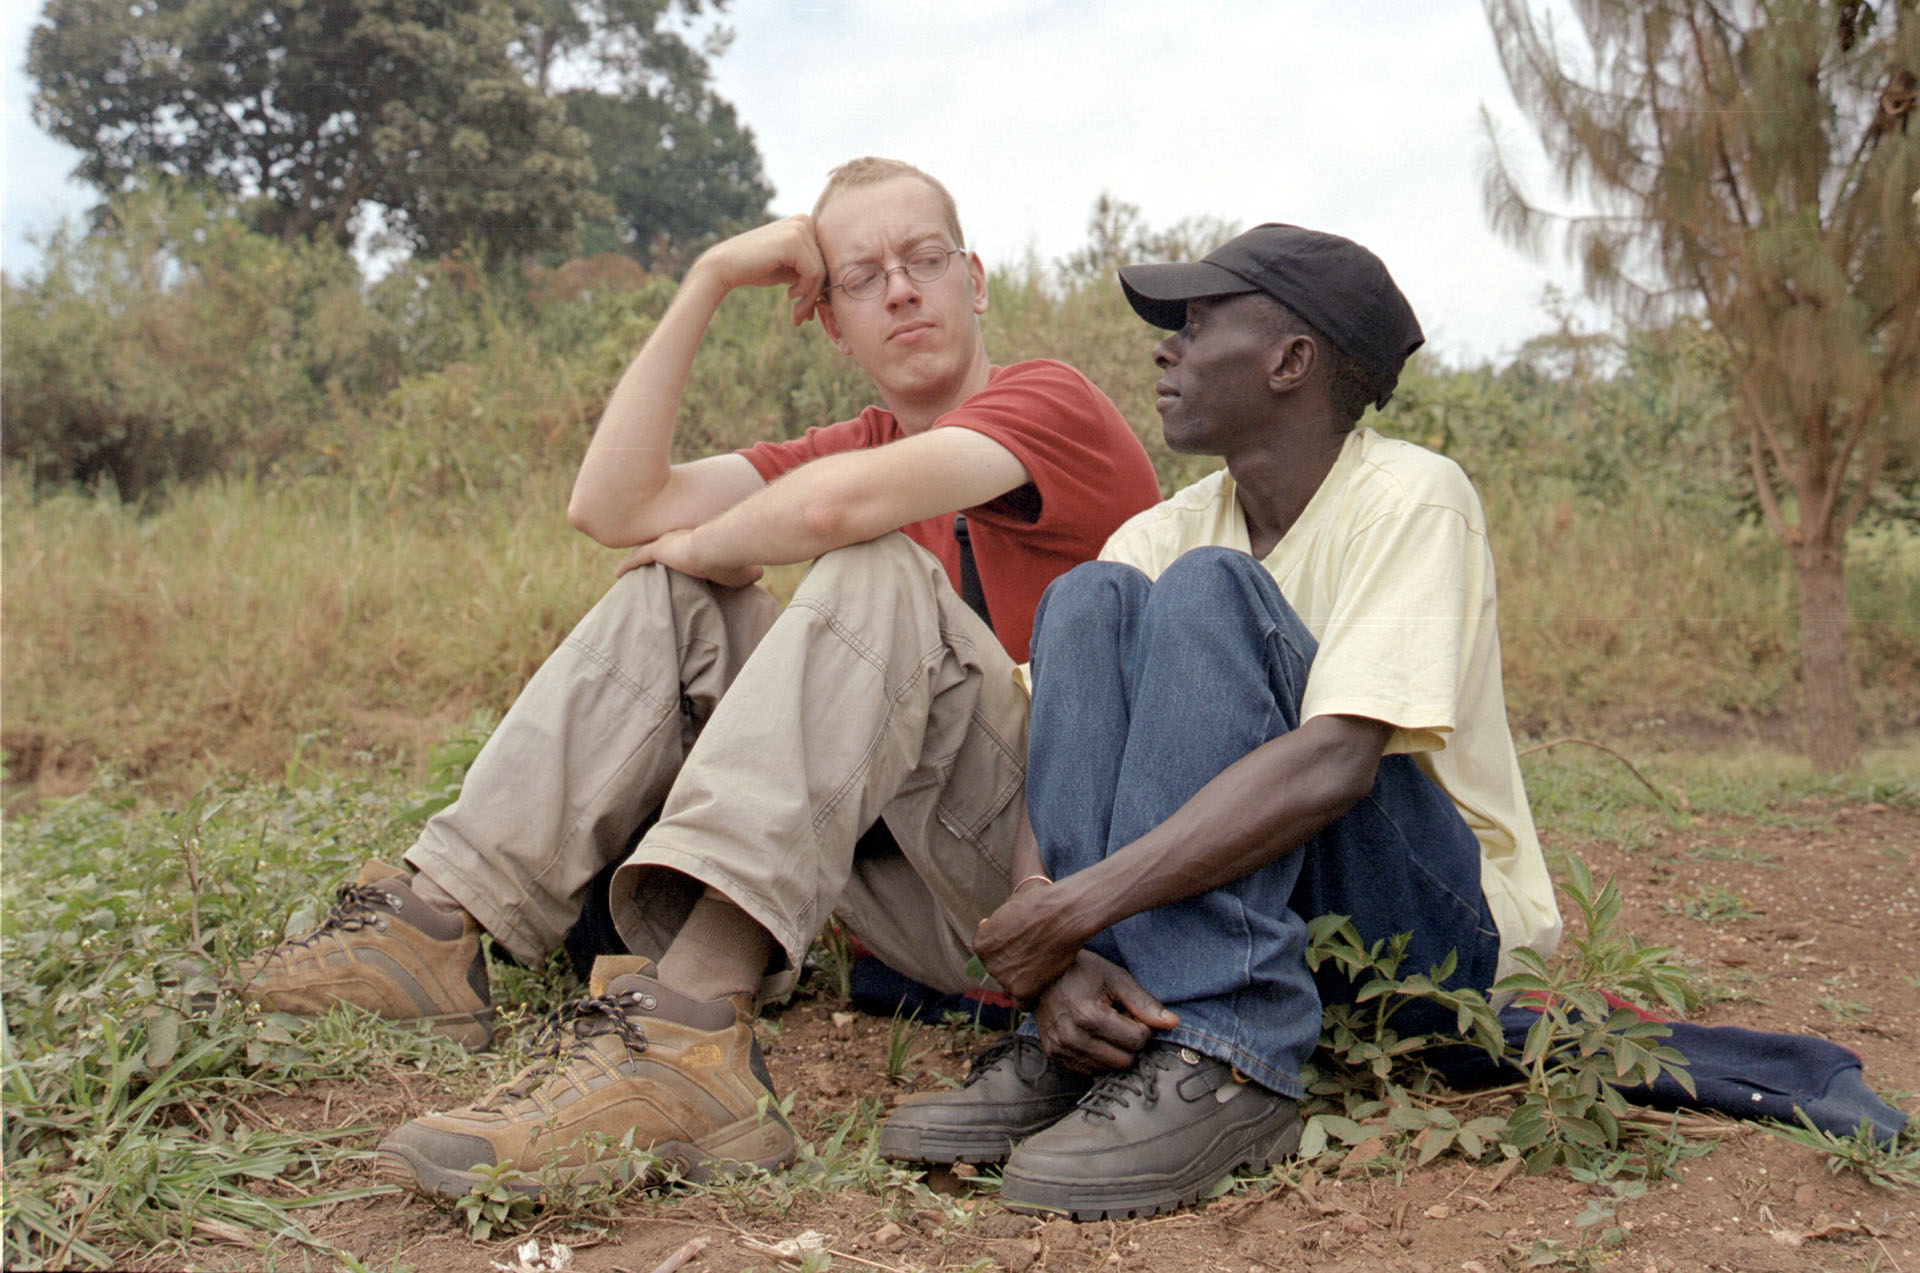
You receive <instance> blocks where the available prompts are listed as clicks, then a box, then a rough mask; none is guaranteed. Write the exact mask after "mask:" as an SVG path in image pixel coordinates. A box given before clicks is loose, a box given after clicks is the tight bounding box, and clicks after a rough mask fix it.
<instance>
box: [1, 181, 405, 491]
mask: <svg viewBox="0 0 1920 1273" xmlns="http://www.w3.org/2000/svg"><path fill="white" fill-rule="evenodd" d="M105 217H106V222H107V224H106V226H105V227H103V228H102V229H101V230H100V231H98V232H95V233H92V234H88V235H85V236H77V235H75V234H73V233H71V232H70V231H63V232H61V233H59V234H56V235H55V236H54V237H53V239H52V241H51V242H50V243H49V245H48V248H47V253H46V260H45V265H44V267H43V271H42V272H41V273H40V274H39V275H37V276H35V277H33V278H31V279H29V280H27V281H25V282H21V283H15V282H14V281H13V280H11V279H9V280H8V281H7V282H6V284H5V293H4V305H3V312H4V328H5V341H6V351H7V352H6V359H5V363H4V371H3V373H0V374H4V398H3V399H0V423H3V424H4V430H5V453H6V456H7V458H8V459H10V460H14V461H17V462H19V463H20V464H21V465H22V466H23V467H24V468H25V469H26V471H27V472H28V473H30V474H31V476H32V477H33V479H34V480H35V482H36V483H37V484H42V485H44V484H47V483H56V484H58V483H72V484H77V485H81V486H86V487H95V486H100V485H106V486H109V487H111V488H112V489H113V490H115V491H117V493H118V494H119V496H120V498H122V499H124V500H129V501H135V500H142V499H146V498H149V497H151V496H153V495H155V494H157V493H158V492H159V491H160V490H161V489H162V488H163V487H164V486H165V485H166V484H167V483H169V482H172V481H176V480H182V479H194V478H199V477H204V476H206V475H209V474H213V473H220V472H232V471H236V470H252V471H260V472H265V471H269V470H272V469H273V468H275V467H276V466H278V465H279V464H281V463H282V462H283V461H287V460H289V459H294V458H298V457H301V456H302V455H303V454H304V453H305V450H306V447H307V444H308V440H309V439H308V435H309V433H310V431H312V430H313V428H314V426H315V425H316V424H318V423H319V422H321V421H323V420H325V419H327V418H328V417H329V416H331V415H333V414H335V413H337V412H339V411H343V410H346V411H350V410H351V409H352V407H353V404H354V403H355V402H356V401H359V400H364V399H365V397H366V396H367V395H368V394H369V393H370V392H372V391H374V390H376V389H377V388H379V386H380V385H381V383H382V381H383V380H384V379H386V378H387V377H388V376H389V375H390V372H391V370H392V342H391V340H390V333H389V332H388V331H386V329H385V328H384V326H383V324H381V323H380V322H379V321H378V318H377V315H374V314H373V313H371V312H370V311H368V310H367V309H366V307H365V306H364V305H363V304H362V303H361V301H360V297H359V293H358V283H359V279H358V272H357V270H356V269H355V267H354V265H353V263H352V262H351V261H350V260H348V259H347V258H346V257H345V256H344V255H343V254H341V253H340V252H338V251H337V250H335V249H333V248H330V247H323V246H289V245H286V244H283V243H281V242H279V241H278V240H275V239H269V238H265V237H263V236H261V235H258V234H254V233H252V232H251V231H249V230H247V229H246V228H245V227H244V226H243V225H242V223H241V221H240V220H239V218H238V217H236V216H234V215H233V214H232V211H231V209H229V208H227V207H225V206H223V205H221V204H218V203H215V202H213V201H211V200H209V199H207V198H205V197H202V196H200V195H197V194H194V193H192V192H191V191H185V190H181V189H177V188H170V187H156V188H153V189H150V190H147V191H144V192H140V193H136V194H132V195H128V196H126V197H124V198H121V199H119V200H116V201H114V202H112V203H111V204H110V205H109V206H108V208H107V210H106V213H105Z"/></svg>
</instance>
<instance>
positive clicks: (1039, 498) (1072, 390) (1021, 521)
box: [934, 359, 1158, 535]
mask: <svg viewBox="0 0 1920 1273" xmlns="http://www.w3.org/2000/svg"><path fill="white" fill-rule="evenodd" d="M1112 411H1113V407H1112V405H1111V404H1110V403H1108V402H1107V400H1106V399H1105V397H1104V396H1102V395H1101V394H1100V392H1099V391H1098V390H1096V389H1095V388H1094V387H1093V386H1092V385H1091V384H1090V383H1089V382H1088V381H1087V379H1086V377H1084V376H1082V375H1081V374H1080V373H1079V372H1077V371H1075V370H1074V369H1073V368H1071V367H1069V366H1067V365H1066V364H1065V363H1058V362H1053V361H1050V360H1044V359H1043V360H1038V361H1034V362H1027V363H1020V364H1018V365H1016V366H1013V367H1009V368H1007V369H1006V370H1005V371H1004V372H1002V373H1001V374H1000V375H998V376H996V377H995V378H994V380H993V381H992V383H990V384H989V385H988V386H987V387H986V388H985V389H982V390H981V391H980V392H979V393H976V394H974V395H973V396H972V397H971V398H969V399H967V400H966V402H964V403H963V404H961V405H960V406H958V407H956V408H954V409H953V410H952V411H949V412H947V413H946V414H945V415H943V416H941V417H940V419H939V420H938V421H936V422H935V424H934V427H935V428H938V429H950V428H958V429H972V430H973V431H974V432H976V433H980V434H983V435H985V436H986V437H989V438H992V439H993V440H994V441H995V442H998V443H999V444H1000V445H1001V446H1004V447H1005V448H1007V450H1008V451H1011V452H1012V453H1013V456H1014V458H1015V459H1017V460H1019V461H1020V463H1021V466H1022V467H1024V468H1025V469H1026V470H1027V478H1028V480H1029V482H1030V484H1031V488H1032V489H1031V490H1029V489H1027V488H1021V489H1018V490H1015V491H1011V492H1009V493H1008V494H1007V495H1003V496H1001V497H1000V498H998V499H995V500H993V501H990V502H989V503H986V504H982V505H979V506H977V507H974V508H969V509H965V510H963V511H964V512H965V513H966V515H967V520H968V521H969V522H975V521H977V522H984V523H987V524H990V525H999V526H1003V527H1007V528H1009V529H1014V530H1020V531H1029V530H1031V531H1038V532H1039V533H1041V534H1043V535H1044V534H1046V533H1047V532H1048V531H1050V530H1054V529H1056V528H1058V527H1060V526H1061V525H1063V524H1066V523H1068V522H1070V521H1072V522H1077V521H1078V520H1080V519H1079V518H1078V517H1077V516H1076V511H1075V510H1076V509H1086V508H1097V507H1100V506H1102V505H1116V501H1117V500H1119V499H1125V498H1132V499H1134V500H1135V502H1134V503H1132V504H1129V505H1127V506H1126V507H1125V510H1124V512H1123V513H1122V514H1120V515H1124V514H1125V513H1130V512H1132V511H1134V510H1135V509H1136V508H1137V507H1139V503H1138V499H1139V497H1140V495H1141V494H1142V492H1140V491H1136V490H1135V489H1134V488H1135V487H1137V486H1139V485H1140V483H1139V481H1138V480H1137V479H1138V478H1139V476H1140V475H1139V474H1136V473H1134V472H1133V471H1132V470H1131V469H1127V470H1123V469H1122V468H1121V467H1120V466H1121V462H1122V461H1123V460H1130V459H1132V458H1134V457H1133V456H1132V455H1131V454H1130V453H1129V451H1134V452H1137V451H1138V449H1139V448H1138V447H1137V445H1136V446H1133V447H1131V448H1129V449H1128V450H1123V449H1122V448H1121V447H1119V446H1116V445H1115V442H1116V438H1115V436H1114V433H1113V432H1112V429H1113V425H1114V419H1117V413H1115V416H1114V419H1109V417H1108V413H1110V412H1112ZM1122 427H1124V425H1122ZM1119 440H1122V441H1125V439H1119ZM1147 472H1148V473H1150V472H1151V470H1150V469H1148V470H1147ZM1130 479H1134V480H1130ZM1157 495H1158V491H1157V490H1156V489H1153V488H1151V487H1150V486H1149V487H1147V488H1146V489H1145V491H1144V496H1145V499H1146V500H1148V501H1151V500H1152V499H1154V498H1155V497H1156V496H1157ZM1116 520H1117V518H1116Z"/></svg>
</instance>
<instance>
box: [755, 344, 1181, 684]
mask: <svg viewBox="0 0 1920 1273" xmlns="http://www.w3.org/2000/svg"><path fill="white" fill-rule="evenodd" d="M933 427H934V428H936V429H949V428H958V429H972V430H974V431H975V432H977V433H982V434H985V435H986V436H987V437H990V438H992V439H993V440H994V441H995V442H998V443H999V444H1000V445H1001V446H1004V447H1006V448H1007V450H1009V451H1011V452H1012V453H1013V454H1014V456H1015V457H1016V458H1018V459H1019V461H1020V463H1021V464H1022V465H1024V466H1025V467H1026V470H1027V477H1028V478H1029V479H1030V484H1029V485H1028V486H1024V487H1021V488H1020V489H1018V490H1015V491H1010V492H1008V493H1007V494H1006V495H1003V496H1001V497H1000V498H999V499H996V500H993V501H992V502H990V503H987V504H982V505H980V506H978V507H976V508H965V509H961V510H960V511H961V512H963V513H965V514H966V517H967V532H968V538H969V540H970V541H971V543H972V545H973V560H974V564H975V566H976V567H978V569H979V572H980V590H981V591H982V592H983V593H984V594H985V595H986V599H987V611H988V613H989V614H991V615H992V616H993V630H994V634H995V635H996V636H998V637H999V638H1000V644H1001V645H1002V646H1004V647H1005V648H1006V651H1007V653H1008V654H1011V655H1012V656H1013V657H1014V659H1015V660H1016V661H1018V662H1022V663H1024V662H1025V661H1026V659H1027V646H1028V643H1029V642H1030V641H1031V640H1032V637H1033V611H1034V607H1036V606H1038V605H1039V604H1040V594H1041V593H1042V592H1045V591H1046V588H1047V585H1048V584H1050V583H1052V582H1053V580H1054V579H1055V578H1056V577H1057V576H1059V575H1062V574H1064V573H1066V571H1068V570H1070V569H1071V568H1073V567H1074V566H1077V565H1079V564H1080V563H1081V562H1083V561H1090V560H1092V559H1093V558H1094V556H1096V555H1097V554H1098V553H1099V551H1100V546H1101V545H1102V544H1104V543H1106V541H1107V536H1108V535H1110V534H1112V533H1113V531H1114V530H1115V528H1117V527H1118V526H1119V525H1120V523H1121V522H1123V521H1125V520H1127V518H1129V517H1131V516H1133V515H1134V514H1135V513H1137V512H1139V511H1141V510H1142V509H1145V508H1150V507H1152V506H1153V505H1154V504H1157V503H1159V502H1160V484H1159V482H1158V481H1157V480H1156V479H1155V478H1154V475H1153V465H1152V464H1151V463H1150V462H1149V461H1148V459H1147V453H1146V451H1145V450H1144V449H1143V448H1142V447H1141V445H1140V440H1139V439H1138V438H1136V437H1134V435H1133V430H1132V429H1130V428H1128V427H1127V422H1126V420H1125V419H1123V418H1122V417H1121V415H1120V412H1119V409H1118V408H1116V407H1115V406H1114V405H1113V403H1112V402H1111V401H1110V400H1109V399H1108V398H1107V395H1106V394H1104V393H1102V392H1100V390H1099V389H1098V388H1097V387H1096V386H1095V385H1094V383H1093V382H1092V381H1090V380H1088V379H1087V378H1086V377H1085V376H1083V375H1081V374H1080V373H1079V372H1078V371H1076V370H1074V369H1073V368H1072V367H1069V366H1067V365H1066V364H1065V363H1062V362H1054V361H1052V360H1050V359H1040V360H1036V361H1034V362H1022V363H1015V364H1014V365H1012V366H1010V367H996V368H994V370H993V373H992V375H991V376H990V377H989V378H988V381H987V387H986V388H984V389H982V390H981V391H980V392H979V393H976V394H974V395H973V396H972V397H971V398H968V399H967V400H966V401H965V402H963V403H961V404H960V405H959V406H957V407H955V408H954V409H953V410H951V411H949V412H947V413H946V414H945V415H943V416H941V417H940V418H939V419H937V420H935V421H934V422H933ZM899 437H901V432H900V425H899V423H898V422H897V421H896V420H895V419H894V416H893V413H892V412H890V411H887V410H884V409H882V408H880V407H868V408H867V409H866V410H865V411H862V412H861V413H860V414H859V415H857V416H855V417H854V418H853V419H851V420H842V421H840V422H839V423H838V424H830V425H826V426H824V427H822V428H817V429H808V430H807V432H806V436H804V437H800V438H795V439H792V440H790V441H785V442H762V443H759V444H758V445H756V446H751V447H747V448H746V449H744V450H742V451H741V452H740V454H741V455H744V456H746V457H747V460H748V461H749V462H750V463H752V465H753V467H754V468H755V469H756V470H758V472H759V474H760V476H761V477H762V478H764V479H766V480H767V481H769V482H771V481H772V480H773V479H774V478H776V477H779V476H780V475H781V474H783V473H787V472H790V471H792V470H793V469H796V468H799V467H800V466H801V465H802V464H805V463H806V462H807V461H808V460H814V459H818V458H819V457H821V456H823V455H832V454H834V453H836V452H839V451H857V450H862V449H864V448H866V447H872V446H884V445H885V444H886V443H888V442H892V441H895V440H897V439H898V438H899ZM900 529H901V530H902V531H904V532H905V533H906V535H907V537H908V538H910V539H912V540H913V542H915V543H916V544H919V545H920V546H921V547H922V548H924V549H926V550H927V551H928V552H930V553H932V554H933V555H934V556H936V557H938V558H939V559H940V564H941V565H943V566H945V567H946V569H947V578H948V580H950V581H951V582H952V584H953V586H954V589H955V590H956V591H957V590H958V589H959V587H960V546H959V545H958V544H957V543H956V542H955V541H954V538H953V514H952V513H943V514H941V515H940V516H938V517H929V518H927V519H925V520H924V521H918V522H912V523H909V524H908V525H905V526H902V527H901V528H900Z"/></svg>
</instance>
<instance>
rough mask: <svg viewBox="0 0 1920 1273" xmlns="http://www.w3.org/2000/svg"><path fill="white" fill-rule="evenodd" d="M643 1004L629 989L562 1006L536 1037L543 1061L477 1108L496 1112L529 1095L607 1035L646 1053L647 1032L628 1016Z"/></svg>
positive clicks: (536, 1044)
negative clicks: (567, 1062) (502, 1104)
mask: <svg viewBox="0 0 1920 1273" xmlns="http://www.w3.org/2000/svg"><path fill="white" fill-rule="evenodd" d="M639 1001H640V996H639V995H638V994H637V993H636V992H634V991H631V990H629V991H626V992H625V993H622V994H617V995H588V996H585V997H584V998H580V999H574V1000H572V1001H571V1002H568V1003H563V1004H561V1005H560V1006H559V1007H558V1008H555V1009H554V1010H553V1011H552V1012H551V1013H549V1014H548V1015H547V1019H546V1021H544V1022H543V1023H542V1024H541V1026H540V1033H539V1034H538V1035H536V1036H535V1037H534V1046H535V1047H536V1048H541V1051H540V1059H539V1060H537V1061H535V1062H534V1063H533V1064H532V1065H529V1066H528V1067H527V1068H526V1069H524V1070H522V1071H521V1072H520V1073H519V1074H517V1075H515V1076H514V1078H513V1081H512V1082H510V1083H508V1084H507V1085H506V1086H504V1087H502V1088H500V1089H499V1091H498V1092H497V1093H495V1094H494V1095H492V1096H490V1097H488V1098H487V1099H486V1100H485V1101H483V1102H481V1103H479V1104H477V1105H476V1106H475V1108H476V1109H482V1110H494V1109H498V1108H500V1105H501V1103H502V1102H503V1101H507V1100H514V1099H518V1098H520V1097H523V1096H525V1095H526V1094H527V1093H528V1092H530V1091H532V1090H533V1089H534V1088H535V1087H536V1086H538V1085H539V1083H540V1082H541V1080H543V1079H545V1078H546V1077H547V1075H549V1074H551V1073H553V1072H554V1071H556V1070H558V1069H560V1068H561V1064H562V1060H563V1059H565V1060H568V1061H570V1060H572V1059H573V1058H574V1057H575V1056H578V1055H579V1054H580V1052H581V1051H582V1050H583V1049H587V1048H590V1047H592V1046H593V1040H594V1039H596V1038H598V1037H599V1036H600V1035H603V1034H607V1033H616V1034H618V1035H619V1036H620V1042H621V1043H622V1044H624V1045H626V1049H627V1051H628V1052H629V1053H632V1054H634V1055H638V1054H639V1053H642V1052H645V1051H646V1050H647V1035H646V1032H645V1031H644V1030H642V1029H641V1028H640V1027H639V1026H638V1025H636V1024H635V1023H634V1022H632V1021H630V1020H628V1019H627V1013H626V1009H627V1008H628V1007H629V1006H631V1005H634V1004H637V1003H639ZM543 1044H544V1045H545V1046H544V1047H542V1045H543Z"/></svg>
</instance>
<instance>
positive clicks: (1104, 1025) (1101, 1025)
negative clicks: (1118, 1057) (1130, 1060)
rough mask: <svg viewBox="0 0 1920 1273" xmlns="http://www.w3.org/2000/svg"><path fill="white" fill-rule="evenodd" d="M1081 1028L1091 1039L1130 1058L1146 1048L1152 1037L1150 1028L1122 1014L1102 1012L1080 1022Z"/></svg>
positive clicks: (1108, 1010) (1110, 1011) (1109, 1011)
mask: <svg viewBox="0 0 1920 1273" xmlns="http://www.w3.org/2000/svg"><path fill="white" fill-rule="evenodd" d="M1081 1025H1082V1027H1083V1028H1084V1029H1085V1030H1086V1032H1087V1034H1088V1035H1089V1036H1090V1037H1092V1038H1097V1039H1099V1040H1100V1041H1101V1042H1103V1043H1106V1044H1109V1045H1110V1046H1112V1047H1115V1048H1119V1049H1121V1050H1123V1051H1124V1052H1126V1054H1127V1055H1128V1056H1132V1055H1133V1054H1134V1053H1136V1052H1138V1051H1139V1050H1140V1049H1141V1048H1143V1047H1145V1046H1147V1040H1148V1039H1151V1038H1152V1037H1153V1030H1152V1028H1151V1027H1149V1026H1147V1025H1145V1024H1143V1023H1142V1022H1140V1021H1138V1020H1136V1019H1134V1018H1133V1017H1130V1016H1128V1015H1126V1014H1125V1013H1122V1012H1114V1011H1112V1010H1111V1009H1107V1010H1103V1011H1102V1012H1100V1013H1099V1014H1098V1015H1097V1016H1089V1017H1087V1018H1085V1019H1084V1020H1083V1021H1082V1022H1081Z"/></svg>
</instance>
